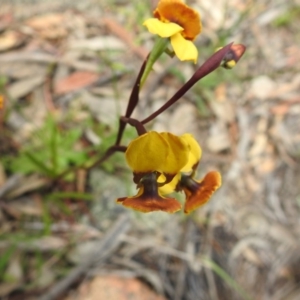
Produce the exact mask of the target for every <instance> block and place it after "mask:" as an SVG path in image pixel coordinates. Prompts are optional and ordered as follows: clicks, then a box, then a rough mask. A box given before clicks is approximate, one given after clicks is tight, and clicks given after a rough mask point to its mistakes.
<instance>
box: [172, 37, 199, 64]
mask: <svg viewBox="0 0 300 300" xmlns="http://www.w3.org/2000/svg"><path fill="white" fill-rule="evenodd" d="M171 44H172V47H173V49H174V52H175V54H176V56H177V57H178V58H179V59H180V60H181V61H184V60H192V61H194V63H196V62H197V58H198V50H197V48H196V46H195V45H194V43H193V42H191V41H189V40H186V39H184V37H183V36H182V35H181V34H180V33H176V34H174V35H172V36H171Z"/></svg>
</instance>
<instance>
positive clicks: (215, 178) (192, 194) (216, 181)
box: [181, 171, 222, 214]
mask: <svg viewBox="0 0 300 300" xmlns="http://www.w3.org/2000/svg"><path fill="white" fill-rule="evenodd" d="M221 181H222V179H221V175H220V173H219V172H214V171H213V172H209V173H208V174H207V175H206V176H205V177H204V178H203V180H202V181H200V182H197V181H195V180H193V179H192V178H190V177H187V176H184V175H183V176H182V182H181V183H182V187H183V190H184V192H185V195H186V202H185V206H184V212H185V213H186V214H188V213H190V212H192V211H194V210H195V209H196V208H198V207H200V206H202V205H204V204H205V203H207V202H208V201H209V199H210V198H211V196H212V194H213V193H214V192H215V191H216V190H217V189H218V188H219V187H220V186H221Z"/></svg>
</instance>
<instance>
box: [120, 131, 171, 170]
mask: <svg viewBox="0 0 300 300" xmlns="http://www.w3.org/2000/svg"><path fill="white" fill-rule="evenodd" d="M168 152H169V145H168V143H167V142H166V140H165V139H164V138H163V137H162V136H161V135H160V134H159V133H157V132H155V131H150V132H147V133H145V134H143V135H141V136H139V137H138V138H136V139H135V140H133V141H132V142H131V143H130V144H129V145H128V148H127V150H126V153H125V157H126V161H127V163H128V165H129V166H130V168H131V169H132V170H133V171H134V172H136V173H148V172H153V171H158V170H160V169H161V168H162V166H163V165H164V163H165V161H166V158H167V155H168Z"/></svg>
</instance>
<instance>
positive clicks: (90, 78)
mask: <svg viewBox="0 0 300 300" xmlns="http://www.w3.org/2000/svg"><path fill="white" fill-rule="evenodd" d="M98 78H99V74H98V73H94V72H85V71H78V72H74V73H72V74H71V75H70V76H68V77H65V78H63V79H61V80H60V81H58V82H57V83H56V85H55V88H54V90H55V93H56V94H57V95H63V94H66V93H70V92H74V91H76V90H79V89H82V88H84V87H87V86H89V85H91V84H93V83H94V82H96V81H97V80H98Z"/></svg>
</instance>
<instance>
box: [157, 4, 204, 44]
mask: <svg viewBox="0 0 300 300" xmlns="http://www.w3.org/2000/svg"><path fill="white" fill-rule="evenodd" d="M153 15H154V17H156V18H158V19H159V20H161V21H163V22H172V23H176V24H178V25H180V26H181V27H183V28H184V30H183V32H182V35H183V36H184V38H186V39H188V40H194V39H195V38H196V36H197V35H198V34H199V33H200V32H201V27H202V26H201V20H200V15H199V13H198V12H197V11H196V10H194V9H192V8H191V7H189V6H188V5H186V4H185V3H184V2H183V1H180V0H176V1H174V0H160V1H159V3H158V5H157V8H156V9H155V11H154V12H153Z"/></svg>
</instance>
